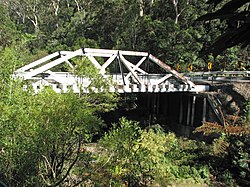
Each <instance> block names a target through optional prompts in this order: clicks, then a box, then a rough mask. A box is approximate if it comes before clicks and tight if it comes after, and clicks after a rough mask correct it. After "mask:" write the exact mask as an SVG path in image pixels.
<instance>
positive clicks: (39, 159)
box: [0, 48, 115, 186]
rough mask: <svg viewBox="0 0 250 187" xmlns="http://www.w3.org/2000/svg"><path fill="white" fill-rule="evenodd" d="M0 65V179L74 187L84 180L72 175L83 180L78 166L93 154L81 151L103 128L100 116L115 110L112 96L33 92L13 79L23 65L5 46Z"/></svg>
mask: <svg viewBox="0 0 250 187" xmlns="http://www.w3.org/2000/svg"><path fill="white" fill-rule="evenodd" d="M0 62H1V65H2V67H5V68H1V70H0V71H1V77H0V81H1V85H0V86H1V91H0V93H1V94H0V106H1V108H2V110H1V112H0V148H1V149H0V150H1V152H0V176H1V179H3V180H4V182H6V183H7V184H8V185H10V186H35V185H37V184H40V185H42V186H43V185H46V186H58V185H62V184H64V183H67V184H69V183H70V184H72V185H73V184H74V183H78V182H79V181H81V180H84V178H81V177H79V178H77V179H76V180H70V176H72V175H77V174H79V176H82V177H83V172H84V170H83V169H82V168H85V169H86V170H87V168H88V167H89V165H90V161H91V160H92V159H91V155H90V154H89V153H87V152H85V151H83V144H84V143H87V142H90V141H91V140H92V137H93V136H95V135H98V133H100V131H101V130H102V127H103V125H104V124H103V122H102V120H101V119H100V118H99V116H98V114H99V113H101V112H104V111H109V110H112V109H113V108H114V106H115V95H113V94H108V93H105V92H104V93H99V94H96V93H92V94H83V95H80V96H79V95H75V94H73V93H71V92H69V93H67V94H56V93H54V92H53V91H52V90H50V89H47V90H44V91H43V92H40V93H39V94H34V93H33V90H32V88H30V87H28V88H26V89H25V90H24V88H23V86H22V85H23V82H20V81H19V80H13V79H11V73H12V72H13V70H14V69H15V68H16V67H18V66H19V64H21V63H22V61H21V58H18V55H17V54H16V51H15V50H14V49H13V48H5V51H4V52H3V53H2V54H1V57H0ZM98 80H99V81H101V79H98ZM95 84H98V85H102V84H101V83H100V82H96V83H95ZM81 159H82V160H81ZM79 163H81V164H79ZM86 170H85V171H86ZM78 172H80V173H78Z"/></svg>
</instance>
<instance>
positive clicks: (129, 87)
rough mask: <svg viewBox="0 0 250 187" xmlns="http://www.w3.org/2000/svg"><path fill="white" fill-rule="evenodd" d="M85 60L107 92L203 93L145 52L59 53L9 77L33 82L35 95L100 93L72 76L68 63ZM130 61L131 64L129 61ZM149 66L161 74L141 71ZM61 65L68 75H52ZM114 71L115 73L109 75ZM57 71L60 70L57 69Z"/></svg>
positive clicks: (87, 81) (88, 81)
mask: <svg viewBox="0 0 250 187" xmlns="http://www.w3.org/2000/svg"><path fill="white" fill-rule="evenodd" d="M77 57H86V58H87V59H88V60H89V62H91V63H92V64H93V65H94V67H95V68H97V69H98V71H99V73H100V75H102V76H103V79H104V80H105V81H106V82H108V83H109V84H110V88H109V91H111V92H115V91H117V92H119V93H126V92H180V91H192V92H200V91H206V90H207V87H206V86H203V85H198V86H197V85H195V84H194V83H193V82H192V81H190V80H188V79H187V78H186V77H184V76H183V75H181V74H180V73H178V72H177V71H175V70H174V69H172V68H171V67H170V66H168V65H167V64H165V63H164V62H162V61H161V60H159V59H158V58H156V57H155V56H153V55H151V54H149V53H147V52H137V51H122V50H109V49H92V48H83V49H78V50H76V51H60V52H55V53H53V54H50V55H48V56H45V57H43V58H41V59H38V60H36V61H34V62H32V63H30V64H27V65H25V66H23V67H20V68H19V69H17V70H16V71H15V72H14V73H13V77H15V78H22V79H23V80H30V81H29V82H33V83H32V85H33V88H34V90H35V92H39V91H40V90H42V89H43V88H44V87H46V86H51V87H52V88H53V89H54V90H55V92H57V93H66V92H68V91H69V90H72V91H73V92H75V93H80V92H85V93H88V92H89V91H94V92H98V91H104V90H105V89H103V88H98V89H97V88H94V87H93V86H91V79H90V78H88V77H79V76H76V75H74V74H72V73H71V72H74V69H75V67H74V64H73V63H72V62H71V59H74V58H77ZM131 59H133V60H131ZM146 62H147V63H148V62H149V63H153V64H156V65H158V66H159V67H161V68H162V69H163V70H164V71H165V74H151V73H149V72H148V71H146V70H145V69H143V64H145V63H146ZM63 63H65V64H66V65H67V66H68V67H69V68H71V69H72V71H70V72H59V71H53V69H56V68H55V67H56V66H58V65H60V64H63ZM114 67H118V69H119V71H118V72H116V70H115V72H111V71H112V68H113V71H114ZM57 69H60V68H57Z"/></svg>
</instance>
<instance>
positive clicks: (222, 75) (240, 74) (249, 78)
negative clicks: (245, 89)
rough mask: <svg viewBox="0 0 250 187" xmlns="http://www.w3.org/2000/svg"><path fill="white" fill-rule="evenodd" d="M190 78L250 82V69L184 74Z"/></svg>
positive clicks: (196, 80) (197, 80)
mask: <svg viewBox="0 0 250 187" xmlns="http://www.w3.org/2000/svg"><path fill="white" fill-rule="evenodd" d="M183 75H184V76H185V77H187V78H188V79H189V80H191V81H194V82H199V81H220V82H250V71H210V72H190V73H185V74H183Z"/></svg>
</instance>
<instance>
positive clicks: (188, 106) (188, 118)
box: [187, 97, 191, 125]
mask: <svg viewBox="0 0 250 187" xmlns="http://www.w3.org/2000/svg"><path fill="white" fill-rule="evenodd" d="M190 105H191V101H190V97H188V103H187V125H189V124H190V113H191V106H190Z"/></svg>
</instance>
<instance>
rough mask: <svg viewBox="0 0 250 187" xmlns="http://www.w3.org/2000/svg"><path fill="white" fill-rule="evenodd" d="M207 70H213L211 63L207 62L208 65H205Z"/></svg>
mask: <svg viewBox="0 0 250 187" xmlns="http://www.w3.org/2000/svg"><path fill="white" fill-rule="evenodd" d="M207 68H208V69H209V70H211V69H212V68H213V63H212V62H208V63H207Z"/></svg>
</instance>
